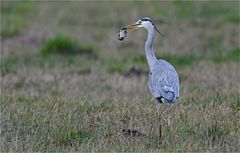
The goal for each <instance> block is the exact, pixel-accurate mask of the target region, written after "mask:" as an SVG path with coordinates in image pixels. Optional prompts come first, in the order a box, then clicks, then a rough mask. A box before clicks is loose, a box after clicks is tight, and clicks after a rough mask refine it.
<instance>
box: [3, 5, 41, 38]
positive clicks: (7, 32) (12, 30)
mask: <svg viewBox="0 0 240 153" xmlns="http://www.w3.org/2000/svg"><path fill="white" fill-rule="evenodd" d="M37 9H38V7H37V5H36V4H34V3H32V2H4V4H3V5H2V6H1V31H0V35H1V38H3V39H5V38H9V37H13V36H15V35H17V34H19V33H20V32H21V30H22V29H23V28H24V26H25V25H26V22H27V18H28V17H29V14H33V13H34V12H35V11H37Z"/></svg>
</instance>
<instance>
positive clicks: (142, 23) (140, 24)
mask: <svg viewBox="0 0 240 153" xmlns="http://www.w3.org/2000/svg"><path fill="white" fill-rule="evenodd" d="M139 28H145V29H148V28H154V29H155V30H156V31H157V32H158V33H159V34H160V35H161V36H163V34H162V33H161V32H160V31H159V30H158V29H157V28H156V26H155V25H154V23H153V21H152V20H151V19H150V18H148V17H144V18H142V19H140V20H138V21H137V22H135V23H133V24H130V25H128V26H127V29H130V30H131V29H139Z"/></svg>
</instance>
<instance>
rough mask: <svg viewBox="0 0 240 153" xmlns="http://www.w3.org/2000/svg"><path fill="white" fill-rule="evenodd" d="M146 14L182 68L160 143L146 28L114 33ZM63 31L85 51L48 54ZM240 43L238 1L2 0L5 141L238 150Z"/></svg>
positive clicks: (163, 50) (160, 45) (5, 145)
mask: <svg viewBox="0 0 240 153" xmlns="http://www.w3.org/2000/svg"><path fill="white" fill-rule="evenodd" d="M144 16H148V17H150V18H151V19H153V21H154V23H155V25H156V26H157V27H158V29H159V30H160V31H161V32H162V33H163V34H164V35H165V36H164V37H161V36H158V35H156V39H155V42H154V50H155V52H156V55H157V57H158V58H162V59H165V60H167V61H169V62H170V63H171V64H172V65H173V66H174V67H175V68H176V71H177V72H178V74H179V76H180V84H181V92H180V98H179V100H177V102H176V103H175V104H173V105H160V109H161V111H162V115H161V119H162V125H163V136H162V143H161V144H159V143H158V133H157V123H156V121H157V118H156V102H155V100H154V99H153V98H152V96H151V94H150V92H149V89H148V87H147V75H148V66H147V62H146V59H145V54H144V41H145V39H146V34H147V33H146V31H145V30H143V29H142V30H135V31H129V32H128V36H127V38H126V39H125V40H124V41H123V42H120V41H119V40H118V39H117V37H118V32H119V30H120V29H121V28H122V27H123V26H125V25H126V24H130V23H133V22H135V21H137V20H138V19H139V18H141V17H144ZM59 34H60V35H64V36H66V39H71V40H73V41H74V43H70V44H71V45H72V46H73V48H76V47H77V48H78V49H79V52H80V53H79V54H68V53H63V54H60V53H59V54H58V53H54V54H51V53H49V54H48V53H47V54H46V55H43V54H42V52H41V51H42V50H43V49H42V48H43V46H47V47H46V48H48V45H46V43H47V42H49V40H51V39H54V38H56V37H58V36H59ZM71 40H70V42H71ZM57 43H58V44H59V42H57ZM60 44H62V43H60ZM82 48H85V50H84V51H83V49H82ZM47 50H48V51H49V52H51V51H52V49H47ZM88 50H90V51H91V52H90V53H86V51H88ZM81 51H82V52H81ZM239 52H240V50H239V2H238V1H230V2H227V1H225V2H224V1H222V2H209V1H204V2H194V1H192V2H181V1H171V2H167V1H160V2H150V1H135V2H77V1H76V2H22V1H19V2H7V1H1V142H0V146H1V151H2V152H6V151H12V152H16V151H21V152H33V151H34V152H36V151H39V152H43V151H66V152H69V151H78V152H88V151H91V152H92V151H94V152H100V151H101V152H107V151H110V152H139V151H144V152H159V151H163V152H177V151H181V152H186V151H188V152H194V151H198V152H207V151H211V152H239V151H240V148H239V146H240V144H239V139H240V131H239V129H240V124H239V123H240V121H239V118H240V115H239V114H240V113H239V109H240V100H239V96H240V93H239V78H240V76H239V74H240V73H239V58H240V57H239ZM124 129H125V130H126V129H131V130H136V131H137V132H140V133H141V134H139V135H129V134H126V133H123V132H122V131H123V130H124Z"/></svg>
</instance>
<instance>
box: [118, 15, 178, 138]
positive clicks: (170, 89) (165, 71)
mask: <svg viewBox="0 0 240 153" xmlns="http://www.w3.org/2000/svg"><path fill="white" fill-rule="evenodd" d="M138 28H145V29H146V30H147V32H148V36H147V40H146V42H145V54H146V58H147V63H148V66H149V69H150V72H149V76H148V87H149V89H150V92H151V94H152V95H153V97H154V98H155V99H156V101H157V116H158V124H159V125H158V128H159V138H160V139H159V140H160V141H161V135H162V130H161V122H160V116H159V115H160V114H159V103H170V104H173V103H175V102H176V99H178V97H179V90H180V83H179V78H178V74H177V72H176V70H175V69H174V67H173V66H172V65H171V64H170V63H168V62H167V61H165V60H163V59H157V58H156V56H155V54H154V51H153V40H154V33H155V30H156V31H157V32H158V33H159V34H161V33H160V32H159V30H158V29H157V28H156V27H155V25H154V23H153V21H152V20H151V19H150V18H147V17H144V18H142V19H140V20H138V21H137V22H135V23H134V24H130V25H128V26H127V27H126V28H123V30H124V33H123V34H125V35H123V34H122V35H123V37H126V29H127V30H131V29H138ZM161 35H162V34H161ZM119 39H120V40H123V38H119Z"/></svg>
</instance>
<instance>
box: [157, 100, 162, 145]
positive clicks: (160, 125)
mask: <svg viewBox="0 0 240 153" xmlns="http://www.w3.org/2000/svg"><path fill="white" fill-rule="evenodd" d="M156 105H157V113H156V115H157V127H158V141H159V143H162V123H161V112H160V104H159V103H156Z"/></svg>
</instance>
